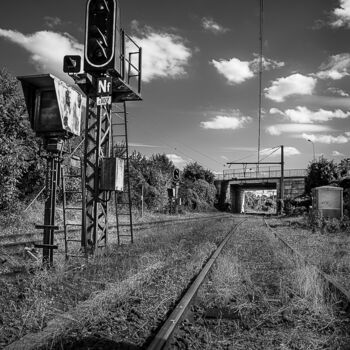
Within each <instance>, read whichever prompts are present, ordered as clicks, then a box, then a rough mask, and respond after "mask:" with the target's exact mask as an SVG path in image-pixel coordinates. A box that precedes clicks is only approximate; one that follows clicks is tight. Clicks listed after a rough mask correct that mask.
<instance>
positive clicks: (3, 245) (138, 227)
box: [0, 214, 232, 249]
mask: <svg viewBox="0 0 350 350" xmlns="http://www.w3.org/2000/svg"><path fill="white" fill-rule="evenodd" d="M231 216H232V214H218V215H209V216H201V217H192V218H183V219H175V220H173V219H169V220H158V221H152V222H140V223H137V224H134V229H135V230H138V231H140V230H144V229H147V228H151V227H155V226H157V225H167V224H173V223H183V222H191V221H200V220H206V219H207V220H210V219H213V220H217V219H223V218H229V217H231ZM109 227H110V228H115V227H116V225H115V224H113V225H110V226H109ZM70 231H71V232H78V231H79V229H74V230H70ZM38 235H41V233H40V232H31V233H21V234H14V235H0V242H1V240H10V239H20V238H25V237H33V239H31V240H27V241H18V242H7V243H0V248H5V249H6V248H13V247H21V246H27V245H30V244H33V243H37V242H41V240H42V239H41V237H40V238H38V239H35V238H34V237H35V236H38ZM56 235H58V236H60V235H63V230H58V231H56Z"/></svg>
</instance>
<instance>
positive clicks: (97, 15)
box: [85, 0, 116, 70]
mask: <svg viewBox="0 0 350 350" xmlns="http://www.w3.org/2000/svg"><path fill="white" fill-rule="evenodd" d="M115 10H116V0H88V3H87V15H86V38H85V60H86V62H87V63H88V65H89V67H91V68H92V69H91V70H101V69H103V68H104V67H106V66H107V65H108V64H109V62H110V61H111V60H112V59H113V57H114V53H115V47H114V46H115V35H116V33H115V21H116V18H115V16H116V14H115V12H116V11H115Z"/></svg>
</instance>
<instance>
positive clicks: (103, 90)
mask: <svg viewBox="0 0 350 350" xmlns="http://www.w3.org/2000/svg"><path fill="white" fill-rule="evenodd" d="M97 95H98V96H108V95H112V78H110V77H103V78H98V79H97Z"/></svg>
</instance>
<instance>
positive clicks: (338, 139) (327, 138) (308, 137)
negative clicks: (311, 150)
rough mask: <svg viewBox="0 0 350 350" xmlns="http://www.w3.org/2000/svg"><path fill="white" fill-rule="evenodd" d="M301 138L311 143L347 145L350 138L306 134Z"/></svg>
mask: <svg viewBox="0 0 350 350" xmlns="http://www.w3.org/2000/svg"><path fill="white" fill-rule="evenodd" d="M301 137H302V138H303V139H305V140H311V141H312V142H318V143H326V144H331V143H339V144H340V143H347V142H349V139H350V137H349V136H344V135H339V136H332V135H313V134H306V133H303V134H302V135H301Z"/></svg>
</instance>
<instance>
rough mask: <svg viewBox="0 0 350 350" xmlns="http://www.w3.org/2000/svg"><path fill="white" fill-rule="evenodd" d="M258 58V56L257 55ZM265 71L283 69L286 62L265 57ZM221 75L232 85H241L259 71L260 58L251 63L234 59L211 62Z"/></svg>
mask: <svg viewBox="0 0 350 350" xmlns="http://www.w3.org/2000/svg"><path fill="white" fill-rule="evenodd" d="M255 56H256V55H255ZM262 62H263V69H264V70H270V69H276V68H280V67H283V65H284V62H278V61H274V60H272V59H269V58H265V57H263V60H262ZM210 63H211V64H212V65H213V66H214V67H215V68H216V70H217V71H218V72H219V74H221V75H223V76H224V77H225V78H226V79H227V82H228V83H229V84H230V85H235V84H241V83H243V82H245V81H246V80H248V79H250V78H253V77H254V75H255V74H256V73H257V72H258V71H259V58H258V57H256V58H254V59H253V60H251V61H241V60H240V59H239V58H236V57H233V58H231V59H229V60H225V59H220V60H218V61H217V60H214V59H213V60H211V62H210Z"/></svg>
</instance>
